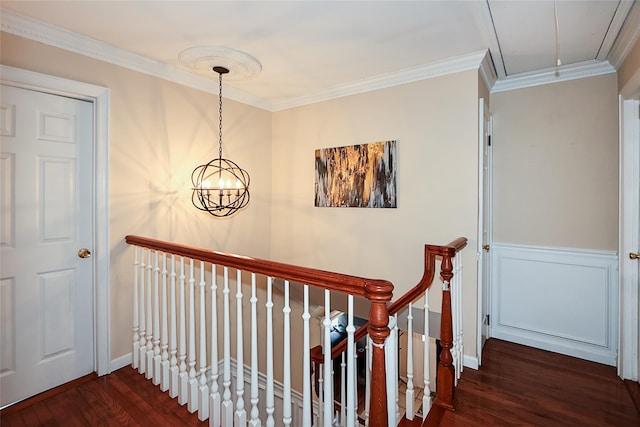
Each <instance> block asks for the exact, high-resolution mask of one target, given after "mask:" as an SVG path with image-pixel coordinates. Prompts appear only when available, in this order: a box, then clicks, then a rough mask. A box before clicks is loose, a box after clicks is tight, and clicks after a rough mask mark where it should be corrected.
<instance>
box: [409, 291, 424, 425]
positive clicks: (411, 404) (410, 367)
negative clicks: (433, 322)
mask: <svg viewBox="0 0 640 427" xmlns="http://www.w3.org/2000/svg"><path fill="white" fill-rule="evenodd" d="M427 315H428V313H427ZM405 398H406V401H405V409H406V412H405V417H406V418H407V419H408V420H410V421H411V420H413V416H414V411H415V410H414V408H413V400H414V390H413V303H409V311H408V314H407V391H406V394H405Z"/></svg>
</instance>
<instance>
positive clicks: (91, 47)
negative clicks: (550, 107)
mask: <svg viewBox="0 0 640 427" xmlns="http://www.w3.org/2000/svg"><path fill="white" fill-rule="evenodd" d="M0 23H1V27H0V28H1V29H2V31H5V32H7V33H11V34H14V35H17V36H20V37H24V38H27V39H30V40H33V41H37V42H40V43H44V44H47V45H50V46H54V47H57V48H60V49H64V50H67V51H70V52H73V53H77V54H80V55H83V56H87V57H90V58H94V59H97V60H100V61H104V62H108V63H110V64H114V65H118V66H121V67H124V68H128V69H130V70H134V71H138V72H140V73H144V74H148V75H151V76H154V77H158V78H160V79H164V80H168V81H172V82H175V83H178V84H180V85H183V86H187V87H191V88H194V89H198V90H202V91H204V92H208V93H211V94H216V95H217V94H218V86H217V81H214V80H212V79H208V78H205V77H201V76H198V75H196V74H193V73H191V72H189V71H187V70H185V69H182V68H180V67H177V66H173V65H168V64H165V63H162V62H159V61H155V60H151V59H148V58H145V57H143V56H141V55H138V54H135V53H133V52H129V51H126V50H124V49H120V48H117V47H115V46H112V45H109V44H107V43H104V42H101V41H99V40H95V39H92V38H89V37H85V36H82V35H80V34H77V33H74V32H72V31H68V30H65V29H62V28H60V27H56V26H53V25H50V24H47V23H44V22H42V21H38V20H35V19H33V18H29V17H25V16H23V15H20V14H17V13H15V12H12V11H9V10H6V9H2V16H1V20H0ZM478 69H480V72H481V74H482V77H483V79H484V80H485V83H486V84H487V86H488V87H489V88H491V86H493V83H492V82H495V69H493V64H492V63H491V59H490V55H489V54H488V53H487V50H482V51H478V52H473V53H470V54H467V55H462V56H458V57H453V58H448V59H446V60H442V61H437V62H433V63H430V64H426V65H421V66H418V67H412V68H408V69H405V70H401V71H399V72H394V73H387V74H381V75H378V76H374V77H371V78H367V79H362V80H358V81H354V82H350V83H347V84H343V85H339V86H335V87H333V88H330V89H328V90H324V91H320V92H317V93H313V94H310V95H304V96H300V97H294V98H282V99H276V100H274V101H273V102H271V101H269V100H266V99H264V98H260V97H256V96H254V95H251V94H248V93H246V92H244V91H241V90H238V89H236V88H234V87H232V86H229V85H226V86H225V98H227V99H231V100H234V101H237V102H241V103H244V104H248V105H252V106H254V107H257V108H261V109H264V110H267V111H271V112H275V111H280V110H285V109H289V108H294V107H299V106H303V105H308V104H313V103H316V102H322V101H328V100H331V99H335V98H341V97H344V96H349V95H357V94H360V93H365V92H370V91H373V90H379V89H385V88H388V87H393V86H398V85H402V84H406V83H412V82H416V81H420V80H426V79H430V78H434V77H439V76H444V75H447V74H453V73H459V72H463V71H469V70H478Z"/></svg>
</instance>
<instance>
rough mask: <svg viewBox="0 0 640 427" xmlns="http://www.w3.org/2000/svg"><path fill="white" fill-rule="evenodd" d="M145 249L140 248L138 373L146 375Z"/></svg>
mask: <svg viewBox="0 0 640 427" xmlns="http://www.w3.org/2000/svg"><path fill="white" fill-rule="evenodd" d="M144 252H145V249H144V248H140V309H139V310H138V313H139V316H140V318H139V320H140V331H139V332H140V333H139V335H140V344H139V345H138V351H139V354H138V363H139V365H138V372H139V373H141V374H144V373H145V372H146V366H147V337H146V312H145V303H144V301H145V298H144V291H145V280H144V279H145V272H146V264H145V263H144Z"/></svg>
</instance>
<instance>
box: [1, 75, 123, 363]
mask: <svg viewBox="0 0 640 427" xmlns="http://www.w3.org/2000/svg"><path fill="white" fill-rule="evenodd" d="M0 75H1V76H2V78H1V81H2V82H3V83H6V84H11V85H13V86H18V87H22V88H25V89H33V90H39V91H42V92H47V93H52V94H55V95H63V96H68V97H72V98H76V99H82V100H85V101H89V102H92V103H93V105H94V120H95V135H94V182H93V192H94V193H93V196H94V206H93V226H94V247H93V250H92V256H93V257H94V260H95V261H94V262H95V264H94V265H95V268H94V273H93V274H94V276H93V285H94V295H95V296H94V316H95V331H94V340H95V343H94V347H95V353H94V354H95V362H94V369H95V371H96V372H97V373H98V375H105V374H109V373H111V349H110V327H109V190H108V172H109V169H108V166H109V89H107V88H104V87H100V86H95V85H91V84H87V83H82V82H76V81H73V80H67V79H63V78H59V77H54V76H49V75H46V74H40V73H35V72H33V71H28V70H23V69H19V68H14V67H9V66H6V65H0Z"/></svg>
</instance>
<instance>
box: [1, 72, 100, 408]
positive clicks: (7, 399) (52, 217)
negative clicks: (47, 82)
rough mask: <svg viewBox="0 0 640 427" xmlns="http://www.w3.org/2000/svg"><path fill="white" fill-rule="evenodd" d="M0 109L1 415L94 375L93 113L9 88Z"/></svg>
mask: <svg viewBox="0 0 640 427" xmlns="http://www.w3.org/2000/svg"><path fill="white" fill-rule="evenodd" d="M1 91H2V92H1V108H0V135H1V150H0V151H1V154H0V205H1V210H2V219H1V221H0V233H1V236H0V237H1V241H0V245H1V246H0V256H1V258H2V260H1V270H0V276H1V281H0V320H1V326H0V407H4V406H6V405H8V404H11V403H14V402H16V401H19V400H22V399H24V398H27V397H29V396H32V395H34V394H37V393H39V392H42V391H44V390H47V389H50V388H53V387H56V386H58V385H60V384H63V383H65V382H68V381H70V380H73V379H75V378H78V377H80V376H82V375H85V374H88V373H91V372H93V370H94V325H93V323H94V317H93V307H94V298H93V260H92V258H90V257H87V258H81V257H79V250H80V249H81V248H87V249H88V250H91V248H92V243H93V224H92V197H93V194H92V181H93V180H92V173H93V160H92V159H93V153H92V150H93V106H92V104H91V103H89V102H86V101H81V100H77V99H72V98H68V97H63V96H57V95H52V94H47V93H42V92H37V91H33V90H27V89H22V88H17V87H12V86H7V85H4V84H3V85H2V86H1Z"/></svg>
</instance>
